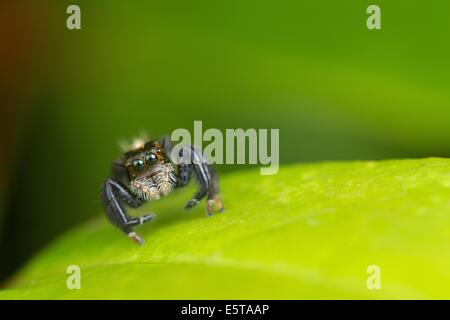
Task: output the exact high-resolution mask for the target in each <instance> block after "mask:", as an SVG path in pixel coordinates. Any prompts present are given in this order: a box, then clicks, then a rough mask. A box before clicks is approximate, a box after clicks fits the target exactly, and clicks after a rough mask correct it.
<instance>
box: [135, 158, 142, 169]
mask: <svg viewBox="0 0 450 320" xmlns="http://www.w3.org/2000/svg"><path fill="white" fill-rule="evenodd" d="M133 168H134V169H135V170H137V171H141V170H142V169H144V160H141V159H136V160H134V161H133Z"/></svg>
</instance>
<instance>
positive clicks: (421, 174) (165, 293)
mask: <svg viewBox="0 0 450 320" xmlns="http://www.w3.org/2000/svg"><path fill="white" fill-rule="evenodd" d="M221 185H222V194H223V200H224V204H225V206H226V211H225V213H223V214H216V215H214V216H212V217H205V216H204V214H203V209H204V204H203V203H202V205H200V206H199V208H196V209H194V210H193V211H190V212H185V211H183V210H182V209H181V208H182V207H183V204H184V202H185V201H186V200H187V199H188V198H189V196H190V195H191V192H193V191H194V190H193V187H191V188H190V189H188V190H186V191H181V190H180V191H179V192H175V193H174V194H173V195H170V196H169V197H168V198H167V199H164V200H160V201H158V202H155V203H154V204H151V205H148V206H146V207H145V208H143V210H142V211H140V213H143V212H146V211H148V210H152V211H155V212H157V213H158V217H157V219H156V220H155V221H153V222H151V223H150V224H148V225H144V226H142V227H140V228H139V229H138V232H140V233H141V235H143V236H144V238H145V240H146V243H145V245H143V246H141V247H139V246H137V245H135V244H134V243H132V242H131V241H130V240H129V239H128V238H127V237H126V236H124V235H122V234H121V233H119V232H118V231H117V230H116V229H115V228H114V227H112V226H111V225H110V224H109V223H107V222H106V219H104V218H103V216H102V217H101V218H99V219H97V220H95V221H92V222H90V223H87V224H85V225H83V226H80V227H78V228H76V229H73V230H71V231H69V232H67V233H65V234H64V235H62V236H61V237H60V238H59V239H57V240H56V241H54V243H53V244H52V245H50V246H49V247H48V248H47V249H46V250H44V251H43V252H41V253H40V254H39V255H38V256H36V257H35V258H34V259H33V260H32V261H31V262H30V263H29V264H28V265H27V266H26V267H25V268H24V269H23V270H22V271H21V272H20V273H19V274H18V275H17V276H16V277H15V279H14V280H13V281H12V282H11V288H8V289H6V290H3V291H0V298H3V299H19V298H26V299H37V298H40V299H46V298H51V299H72V298H74V299H90V298H124V299H132V298H138V299H139V298H149V299H222V298H223V299H227V298H230V299H241V298H242V299H259V298H261V299H262V298H264V299H282V298H286V299H291V298H323V299H328V298H344V299H345V298H448V297H450V289H449V288H450V250H449V249H450V232H449V225H450V160H447V159H437V158H432V159H423V160H400V161H398V160H395V161H381V162H346V163H344V162H343V163H321V164H307V165H291V166H283V167H281V168H280V171H279V173H278V174H277V175H274V176H261V175H260V174H259V170H251V171H242V172H236V173H233V174H229V175H226V176H223V177H222V181H221ZM68 205H70V204H68ZM61 214H62V215H63V214H64V212H62V213H61ZM48 223H57V222H56V221H49V222H48ZM69 265H78V266H80V268H81V290H69V289H67V287H66V279H67V277H68V276H69V275H68V274H66V273H65V272H66V268H67V267H68V266H69ZM370 265H377V266H379V268H380V272H381V273H380V275H381V277H380V279H381V289H379V290H369V289H368V288H367V284H366V283H367V279H368V277H369V276H370V275H369V274H368V273H367V268H368V266H370Z"/></svg>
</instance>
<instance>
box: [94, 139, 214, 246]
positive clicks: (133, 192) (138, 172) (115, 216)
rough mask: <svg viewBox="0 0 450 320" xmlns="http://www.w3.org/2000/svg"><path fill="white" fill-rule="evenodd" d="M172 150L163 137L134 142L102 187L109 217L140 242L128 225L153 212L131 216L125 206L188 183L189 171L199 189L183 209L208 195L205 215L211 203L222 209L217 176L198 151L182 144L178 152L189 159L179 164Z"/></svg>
mask: <svg viewBox="0 0 450 320" xmlns="http://www.w3.org/2000/svg"><path fill="white" fill-rule="evenodd" d="M171 151H172V147H171V144H170V141H169V140H168V139H165V138H164V139H162V141H150V142H147V143H144V141H138V142H135V143H133V145H132V147H131V149H130V150H128V151H126V152H125V153H124V154H123V155H122V157H121V158H120V159H119V160H116V161H115V162H114V163H113V170H112V177H111V178H109V179H108V180H106V182H105V184H104V186H103V193H102V198H103V204H104V207H105V212H106V214H107V216H108V218H109V219H110V221H111V222H112V223H114V224H115V225H117V226H118V227H119V228H120V229H122V231H124V232H125V233H127V234H128V236H129V237H131V238H132V239H134V240H135V241H137V242H139V243H142V242H143V240H142V238H141V237H140V236H139V235H137V234H136V233H135V232H133V230H132V228H131V227H133V226H136V225H139V224H142V223H144V222H146V221H149V220H151V219H152V218H153V217H154V215H153V214H147V215H144V216H140V217H131V216H129V215H128V214H127V212H126V211H125V208H124V205H125V204H126V205H128V206H130V207H134V208H136V207H139V206H140V205H142V204H143V203H145V202H147V201H154V200H158V199H159V198H160V197H162V196H165V195H167V194H169V193H170V192H171V191H173V189H175V188H177V187H183V186H185V185H187V184H188V183H189V181H190V177H191V175H192V174H195V176H196V177H197V180H198V185H199V190H198V192H197V193H196V194H195V196H194V197H193V198H192V199H191V200H189V201H188V203H187V204H186V206H185V208H186V209H190V208H192V207H194V206H195V205H197V204H198V202H199V201H200V200H201V199H202V198H204V197H205V196H207V199H208V203H207V207H206V212H207V214H208V215H211V214H212V210H213V206H214V204H216V206H217V209H218V210H219V211H223V206H222V202H221V200H220V196H219V186H218V179H217V175H216V173H215V172H214V170H213V169H212V167H211V166H210V165H208V164H207V163H206V160H205V159H204V157H203V155H202V153H201V151H199V150H197V149H195V148H193V147H191V146H185V147H182V148H181V149H180V151H179V155H180V156H182V155H183V152H184V155H189V156H188V157H189V158H188V160H192V161H183V162H182V163H181V164H178V165H176V164H174V163H173V162H172V160H171V158H170V153H171ZM185 160H186V159H185Z"/></svg>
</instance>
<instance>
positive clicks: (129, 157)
mask: <svg viewBox="0 0 450 320" xmlns="http://www.w3.org/2000/svg"><path fill="white" fill-rule="evenodd" d="M122 163H123V166H125V168H126V169H127V174H128V178H129V181H130V182H129V187H130V191H131V193H133V194H134V195H135V196H136V197H138V198H140V199H142V200H145V201H150V200H158V199H159V198H160V197H161V196H165V195H167V194H168V193H170V192H171V191H172V190H173V189H174V188H175V186H176V183H177V178H176V168H175V165H174V164H173V163H172V162H170V160H169V159H168V157H167V155H166V154H165V152H164V150H163V149H162V146H161V144H160V143H159V142H157V141H152V142H149V143H146V144H145V145H144V146H143V147H142V148H139V149H135V150H132V151H129V152H127V153H125V154H124V157H123V160H122Z"/></svg>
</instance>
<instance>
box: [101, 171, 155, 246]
mask: <svg viewBox="0 0 450 320" xmlns="http://www.w3.org/2000/svg"><path fill="white" fill-rule="evenodd" d="M102 199H103V206H104V209H105V213H106V215H107V217H108V218H109V220H110V221H111V222H112V223H114V224H115V225H116V226H117V227H118V228H120V229H121V230H122V231H123V232H125V233H126V234H127V235H128V236H129V237H130V238H132V239H133V240H135V241H136V242H138V243H143V242H144V240H143V239H142V238H141V237H140V236H139V235H138V234H136V233H135V232H134V231H133V229H132V228H131V227H133V226H136V225H139V224H143V223H144V222H147V221H150V220H152V219H153V217H154V215H153V214H147V215H143V216H140V217H130V216H129V215H128V214H127V212H126V210H125V208H124V204H127V205H129V206H130V207H133V208H136V207H139V206H140V205H142V204H143V203H144V202H143V201H142V200H140V199H137V198H135V197H134V196H133V194H131V193H130V192H129V191H128V190H127V189H126V188H125V187H123V186H122V185H121V184H120V183H119V182H117V181H115V180H113V179H108V180H106V182H105V184H104V185H103V190H102Z"/></svg>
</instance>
